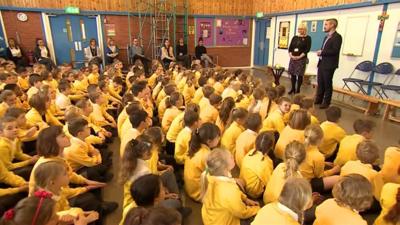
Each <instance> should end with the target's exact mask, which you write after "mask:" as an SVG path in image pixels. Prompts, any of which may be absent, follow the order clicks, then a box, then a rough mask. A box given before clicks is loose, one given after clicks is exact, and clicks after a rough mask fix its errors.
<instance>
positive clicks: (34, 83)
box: [26, 73, 43, 100]
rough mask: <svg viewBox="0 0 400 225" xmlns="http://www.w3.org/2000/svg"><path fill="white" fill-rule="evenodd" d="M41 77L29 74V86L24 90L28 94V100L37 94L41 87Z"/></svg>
mask: <svg viewBox="0 0 400 225" xmlns="http://www.w3.org/2000/svg"><path fill="white" fill-rule="evenodd" d="M42 80H43V79H42V78H41V77H40V75H39V74H36V73H34V74H31V75H30V76H29V85H30V88H29V89H28V91H27V92H26V95H28V100H29V99H30V98H31V97H32V96H33V95H34V94H37V93H38V92H39V90H40V88H41V87H42Z"/></svg>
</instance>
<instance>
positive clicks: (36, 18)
mask: <svg viewBox="0 0 400 225" xmlns="http://www.w3.org/2000/svg"><path fill="white" fill-rule="evenodd" d="M1 13H2V16H3V20H4V27H5V30H6V32H7V37H8V38H14V39H15V40H19V41H20V43H19V44H20V45H21V47H22V49H23V50H24V51H33V49H34V48H35V45H36V44H35V42H36V38H42V39H44V31H43V29H42V19H41V14H40V13H37V12H24V13H25V14H26V15H27V16H28V20H27V21H26V22H21V21H19V20H18V19H17V13H19V12H18V11H1Z"/></svg>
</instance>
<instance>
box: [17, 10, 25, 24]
mask: <svg viewBox="0 0 400 225" xmlns="http://www.w3.org/2000/svg"><path fill="white" fill-rule="evenodd" d="M17 19H18V20H19V21H21V22H25V21H27V20H28V15H26V14H25V13H22V12H20V13H18V14H17Z"/></svg>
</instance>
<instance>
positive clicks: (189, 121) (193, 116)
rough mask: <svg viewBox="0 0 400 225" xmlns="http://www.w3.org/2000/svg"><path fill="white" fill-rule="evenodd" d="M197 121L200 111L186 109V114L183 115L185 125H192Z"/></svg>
mask: <svg viewBox="0 0 400 225" xmlns="http://www.w3.org/2000/svg"><path fill="white" fill-rule="evenodd" d="M197 121H199V113H197V112H194V111H191V110H188V111H185V114H184V115H183V123H184V124H185V126H187V127H191V126H192V125H193V124H194V123H196V122H197Z"/></svg>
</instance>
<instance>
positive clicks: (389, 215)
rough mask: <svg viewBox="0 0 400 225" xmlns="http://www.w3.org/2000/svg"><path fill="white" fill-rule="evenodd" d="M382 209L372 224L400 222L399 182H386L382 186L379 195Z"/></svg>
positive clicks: (380, 224) (396, 224) (389, 224)
mask: <svg viewBox="0 0 400 225" xmlns="http://www.w3.org/2000/svg"><path fill="white" fill-rule="evenodd" d="M380 202H381V206H382V211H381V214H380V215H379V216H378V218H377V219H376V220H375V222H374V225H399V224H400V218H399V215H400V184H395V183H387V184H385V186H383V189H382V195H381V199H380Z"/></svg>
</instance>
